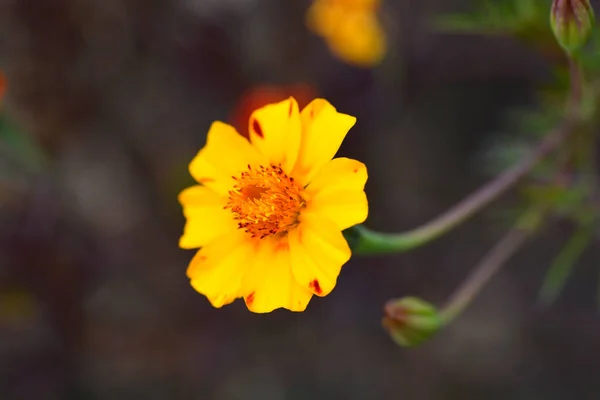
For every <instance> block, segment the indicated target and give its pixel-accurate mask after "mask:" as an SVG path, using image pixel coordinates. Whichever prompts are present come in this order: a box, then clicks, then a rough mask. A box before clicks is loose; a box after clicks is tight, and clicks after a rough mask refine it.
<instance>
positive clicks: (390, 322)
mask: <svg viewBox="0 0 600 400" xmlns="http://www.w3.org/2000/svg"><path fill="white" fill-rule="evenodd" d="M384 312H385V317H384V318H383V321H382V323H383V327H384V328H385V329H386V330H387V331H388V333H389V334H390V335H391V336H392V339H394V341H395V342H396V343H398V345H400V346H402V347H412V346H416V345H419V344H421V343H423V342H425V341H426V340H428V339H429V338H430V337H432V336H433V335H434V334H435V333H436V332H438V331H439V330H440V328H441V327H442V320H441V318H440V316H439V314H438V312H437V309H436V308H435V307H434V306H433V305H431V304H429V303H427V302H425V301H423V300H421V299H417V298H416V297H404V298H401V299H393V300H390V301H388V302H387V303H386V305H385V307H384Z"/></svg>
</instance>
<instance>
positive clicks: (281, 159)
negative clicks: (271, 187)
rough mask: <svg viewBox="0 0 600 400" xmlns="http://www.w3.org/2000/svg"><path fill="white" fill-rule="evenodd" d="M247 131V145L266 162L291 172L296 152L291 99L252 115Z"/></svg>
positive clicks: (296, 129)
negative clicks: (257, 152)
mask: <svg viewBox="0 0 600 400" xmlns="http://www.w3.org/2000/svg"><path fill="white" fill-rule="evenodd" d="M248 131H249V132H250V141H251V142H252V144H253V145H254V146H255V147H256V148H257V149H258V151H259V152H260V153H261V154H262V155H263V156H264V157H265V158H266V159H267V160H268V162H270V163H271V164H275V165H278V164H281V167H282V168H283V170H284V171H285V172H287V173H289V172H291V171H292V168H293V167H294V164H296V159H297V158H298V149H299V148H300V113H299V111H298V103H297V102H296V100H295V99H294V98H293V97H290V98H289V99H287V100H284V101H281V102H279V103H275V104H269V105H266V106H264V107H262V108H259V109H258V110H256V111H254V112H253V113H252V115H251V116H250V120H249V121H248Z"/></svg>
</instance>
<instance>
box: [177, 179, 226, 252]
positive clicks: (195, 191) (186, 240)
mask: <svg viewBox="0 0 600 400" xmlns="http://www.w3.org/2000/svg"><path fill="white" fill-rule="evenodd" d="M179 202H180V203H181V205H182V206H183V214H184V216H185V218H186V223H185V228H184V229H183V235H182V236H181V238H180V239H179V247H181V248H183V249H195V248H198V247H202V246H204V245H205V244H207V243H209V242H210V241H211V240H213V239H215V238H217V237H219V236H222V235H224V234H226V233H228V232H231V231H233V230H235V229H237V224H236V223H235V221H234V219H233V215H232V213H231V211H230V210H225V209H224V208H223V206H224V205H225V204H226V202H227V199H226V198H225V197H224V196H222V195H220V194H218V193H217V192H215V191H213V190H210V189H209V188H207V187H205V186H200V185H196V186H192V187H189V188H187V189H184V190H183V191H182V192H181V193H180V194H179Z"/></svg>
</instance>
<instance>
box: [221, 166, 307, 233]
mask: <svg viewBox="0 0 600 400" xmlns="http://www.w3.org/2000/svg"><path fill="white" fill-rule="evenodd" d="M233 179H234V180H235V181H236V184H235V186H234V187H233V190H231V191H230V192H229V201H228V202H227V205H226V206H225V208H226V209H230V210H231V211H232V212H233V214H234V219H235V220H236V221H238V228H240V229H244V230H245V231H246V232H248V233H249V234H250V235H251V236H252V237H258V238H260V239H264V238H266V237H269V236H274V235H277V234H284V233H286V232H287V231H288V230H289V229H290V228H292V227H294V226H296V225H297V224H298V217H299V215H300V211H301V210H302V208H304V207H305V206H306V201H305V200H304V198H303V192H304V189H303V188H302V186H300V185H299V184H298V183H296V182H295V181H294V178H292V177H289V176H287V175H286V174H285V172H284V171H283V169H282V168H281V166H280V165H269V166H266V167H265V166H263V165H261V166H259V167H257V168H256V167H255V169H252V167H251V166H250V165H248V170H247V171H244V172H242V173H241V174H240V176H237V177H235V176H234V177H233Z"/></svg>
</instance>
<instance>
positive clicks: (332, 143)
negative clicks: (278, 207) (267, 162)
mask: <svg viewBox="0 0 600 400" xmlns="http://www.w3.org/2000/svg"><path fill="white" fill-rule="evenodd" d="M300 118H301V121H302V141H301V143H300V152H299V153H298V161H297V162H296V166H295V168H294V172H293V173H292V175H293V176H294V177H295V178H296V179H299V180H300V181H301V182H302V183H303V184H306V183H308V182H310V180H311V179H312V178H313V177H314V176H315V174H316V173H317V172H318V171H319V169H321V167H322V166H323V165H325V164H326V163H327V162H329V161H331V159H332V158H333V157H334V156H335V153H337V151H338V149H339V148H340V145H341V144H342V141H343V140H344V138H345V137H346V134H347V133H348V131H349V130H350V128H352V126H354V123H355V122H356V118H355V117H352V116H350V115H346V114H342V113H339V112H337V110H336V109H335V107H333V106H332V105H331V104H330V103H329V102H328V101H327V100H324V99H315V100H313V101H312V102H311V103H310V104H309V105H308V106H306V107H305V108H304V109H303V110H302V113H301V114H300Z"/></svg>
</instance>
